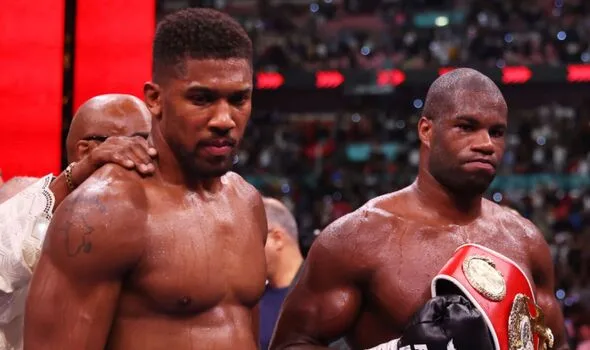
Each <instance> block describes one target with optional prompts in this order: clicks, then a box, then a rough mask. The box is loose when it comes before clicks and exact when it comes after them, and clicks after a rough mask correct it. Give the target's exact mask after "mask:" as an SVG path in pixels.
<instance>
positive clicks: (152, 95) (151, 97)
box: [143, 81, 162, 119]
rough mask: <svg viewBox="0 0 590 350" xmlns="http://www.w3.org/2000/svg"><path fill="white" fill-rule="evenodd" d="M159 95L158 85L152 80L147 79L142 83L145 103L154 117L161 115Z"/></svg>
mask: <svg viewBox="0 0 590 350" xmlns="http://www.w3.org/2000/svg"><path fill="white" fill-rule="evenodd" d="M161 95H162V94H161V89H160V85H158V84H156V83H154V82H152V81H148V82H147V83H145V84H144V85H143V96H144V99H145V104H146V105H147V107H148V109H149V110H150V112H151V113H152V116H153V117H154V118H156V119H160V117H161V116H162V103H161Z"/></svg>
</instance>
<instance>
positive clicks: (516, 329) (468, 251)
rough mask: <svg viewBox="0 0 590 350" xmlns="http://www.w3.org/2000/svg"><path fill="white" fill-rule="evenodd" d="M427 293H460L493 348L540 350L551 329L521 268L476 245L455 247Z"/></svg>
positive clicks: (550, 343)
mask: <svg viewBox="0 0 590 350" xmlns="http://www.w3.org/2000/svg"><path fill="white" fill-rule="evenodd" d="M431 291H432V296H433V297H434V296H440V295H445V294H460V295H463V296H464V297H466V298H468V299H469V300H470V301H471V302H472V303H473V305H474V306H475V307H476V308H477V309H478V310H479V311H480V312H481V314H482V316H483V318H484V320H485V322H486V324H487V326H488V329H489V330H490V333H491V335H492V339H493V341H494V347H495V349H496V350H545V349H551V348H552V347H553V333H551V330H550V329H549V328H548V327H546V326H545V324H544V323H545V322H544V316H543V312H542V310H541V309H540V308H539V306H537V304H536V302H535V295H534V293H533V288H532V286H531V283H530V282H529V280H528V278H527V276H526V275H525V273H524V272H523V271H522V270H521V269H520V267H519V266H518V265H517V264H516V263H515V262H514V261H512V260H510V259H508V258H507V257H505V256H504V255H502V254H499V253H497V252H495V251H493V250H491V249H488V248H485V247H482V246H480V245H476V244H465V245H462V246H460V247H459V248H457V250H456V251H455V253H454V255H453V257H452V258H451V259H450V260H449V261H448V262H447V264H446V265H445V266H444V267H443V268H442V270H441V271H440V272H439V273H438V275H436V276H435V277H434V279H433V280H432V284H431Z"/></svg>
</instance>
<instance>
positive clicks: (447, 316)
mask: <svg viewBox="0 0 590 350" xmlns="http://www.w3.org/2000/svg"><path fill="white" fill-rule="evenodd" d="M475 349H477V350H494V343H493V341H492V338H491V336H490V333H489V330H488V327H487V325H486V323H485V321H484V319H483V317H482V315H481V313H480V312H479V311H478V310H477V309H476V308H475V306H473V304H471V303H470V302H469V300H467V299H466V298H464V297H462V296H460V295H443V296H438V297H434V298H432V299H430V300H428V301H427V302H426V304H424V306H423V307H422V308H421V309H420V310H418V311H417V312H416V313H415V314H414V316H412V319H411V321H410V323H409V324H408V326H407V327H406V329H405V330H404V334H403V335H402V336H401V337H400V338H399V339H395V340H393V341H391V342H389V343H386V344H381V345H379V346H377V347H374V348H372V349H371V350H475Z"/></svg>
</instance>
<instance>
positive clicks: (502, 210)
mask: <svg viewBox="0 0 590 350" xmlns="http://www.w3.org/2000/svg"><path fill="white" fill-rule="evenodd" d="M485 205H486V209H487V211H488V215H491V216H493V217H496V218H497V219H498V220H500V221H501V223H502V225H503V226H505V227H506V228H507V229H508V230H509V231H510V233H511V234H513V235H518V237H519V238H520V239H523V240H526V241H531V240H532V241H535V240H537V241H538V240H541V241H543V242H544V241H545V240H544V238H543V235H542V234H541V232H540V231H539V229H538V228H537V226H536V225H535V224H533V222H531V221H530V220H528V219H527V218H525V217H524V216H522V215H520V213H519V212H518V211H516V210H515V209H513V208H510V207H507V206H501V205H498V204H496V203H494V202H492V201H489V200H486V201H485Z"/></svg>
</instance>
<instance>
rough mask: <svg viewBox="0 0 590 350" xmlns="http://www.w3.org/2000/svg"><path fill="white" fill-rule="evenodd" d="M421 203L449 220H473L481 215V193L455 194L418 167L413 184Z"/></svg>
mask: <svg viewBox="0 0 590 350" xmlns="http://www.w3.org/2000/svg"><path fill="white" fill-rule="evenodd" d="M413 186H414V187H415V188H416V193H417V196H418V199H419V200H420V202H421V203H423V205H425V206H426V207H429V208H433V209H435V210H436V211H437V212H438V213H440V214H441V215H442V216H444V217H447V218H449V219H451V220H473V219H476V218H477V217H479V216H480V215H481V208H482V201H483V200H482V196H481V194H473V195H469V194H457V193H454V192H453V191H451V190H450V189H449V188H447V187H445V186H443V185H442V184H441V183H440V182H438V181H437V180H436V179H435V178H434V177H433V176H432V174H430V173H429V172H428V170H426V169H424V168H420V169H419V171H418V177H417V178H416V181H415V182H414V185H413Z"/></svg>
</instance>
